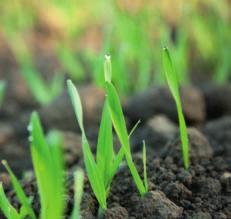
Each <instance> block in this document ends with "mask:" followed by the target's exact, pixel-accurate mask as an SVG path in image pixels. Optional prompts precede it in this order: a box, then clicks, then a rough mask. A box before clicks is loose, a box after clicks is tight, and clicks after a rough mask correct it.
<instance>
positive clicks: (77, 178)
mask: <svg viewBox="0 0 231 219" xmlns="http://www.w3.org/2000/svg"><path fill="white" fill-rule="evenodd" d="M83 183H84V173H83V171H82V170H80V169H79V170H76V171H75V173H74V189H75V196H74V199H75V203H74V209H73V212H72V215H71V219H80V218H81V215H80V204H81V200H82V196H83V186H84V185H83Z"/></svg>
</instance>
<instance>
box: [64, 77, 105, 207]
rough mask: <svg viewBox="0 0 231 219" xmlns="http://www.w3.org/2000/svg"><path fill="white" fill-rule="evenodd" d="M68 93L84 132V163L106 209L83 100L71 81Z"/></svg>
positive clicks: (102, 182) (100, 173) (99, 200)
mask: <svg viewBox="0 0 231 219" xmlns="http://www.w3.org/2000/svg"><path fill="white" fill-rule="evenodd" d="M67 87H68V92H69V95H70V97H71V102H72V105H73V108H74V112H75V115H76V118H77V121H78V123H79V126H80V129H81V132H82V148H83V155H84V163H85V166H86V169H87V175H88V178H89V181H90V184H91V187H92V189H93V191H94V193H95V196H96V198H97V200H98V202H99V203H100V206H101V207H102V208H103V209H106V207H107V204H106V199H107V196H106V190H105V187H104V180H103V175H102V172H101V171H100V170H99V169H98V166H97V164H96V163H95V159H94V156H93V154H92V152H91V149H90V145H89V143H88V140H87V138H86V135H85V130H84V126H83V110H82V104H81V100H80V97H79V94H78V91H77V89H76V88H75V86H74V85H73V83H72V82H71V80H68V81H67Z"/></svg>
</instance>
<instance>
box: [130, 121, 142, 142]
mask: <svg viewBox="0 0 231 219" xmlns="http://www.w3.org/2000/svg"><path fill="white" fill-rule="evenodd" d="M139 124H140V120H138V121H137V123H136V124H135V125H134V126H133V128H132V130H131V131H130V133H129V135H128V137H129V138H130V137H131V136H132V134H133V132H134V131H135V130H136V128H137V127H138V125H139Z"/></svg>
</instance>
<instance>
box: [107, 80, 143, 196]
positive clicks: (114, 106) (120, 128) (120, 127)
mask: <svg viewBox="0 0 231 219" xmlns="http://www.w3.org/2000/svg"><path fill="white" fill-rule="evenodd" d="M106 90H107V95H108V103H109V109H110V115H111V120H112V123H113V126H114V128H115V131H116V133H117V135H118V137H119V140H120V143H121V145H122V148H123V150H124V153H125V157H126V160H127V164H128V167H129V169H130V171H131V174H132V177H133V179H134V181H135V184H136V186H137V189H138V190H139V192H140V194H141V195H143V194H145V193H146V189H145V186H144V184H143V182H142V180H141V178H140V176H139V173H138V171H137V169H136V167H135V164H134V163H133V161H132V155H131V149H130V142H129V135H128V132H127V128H126V123H125V119H124V115H123V111H122V107H121V104H120V100H119V97H118V94H117V92H116V89H115V88H114V86H113V85H112V84H111V83H110V82H106Z"/></svg>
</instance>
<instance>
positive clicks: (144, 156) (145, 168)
mask: <svg viewBox="0 0 231 219" xmlns="http://www.w3.org/2000/svg"><path fill="white" fill-rule="evenodd" d="M143 171H144V173H143V174H144V186H145V189H146V191H148V177H147V153H146V144H145V141H143Z"/></svg>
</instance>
